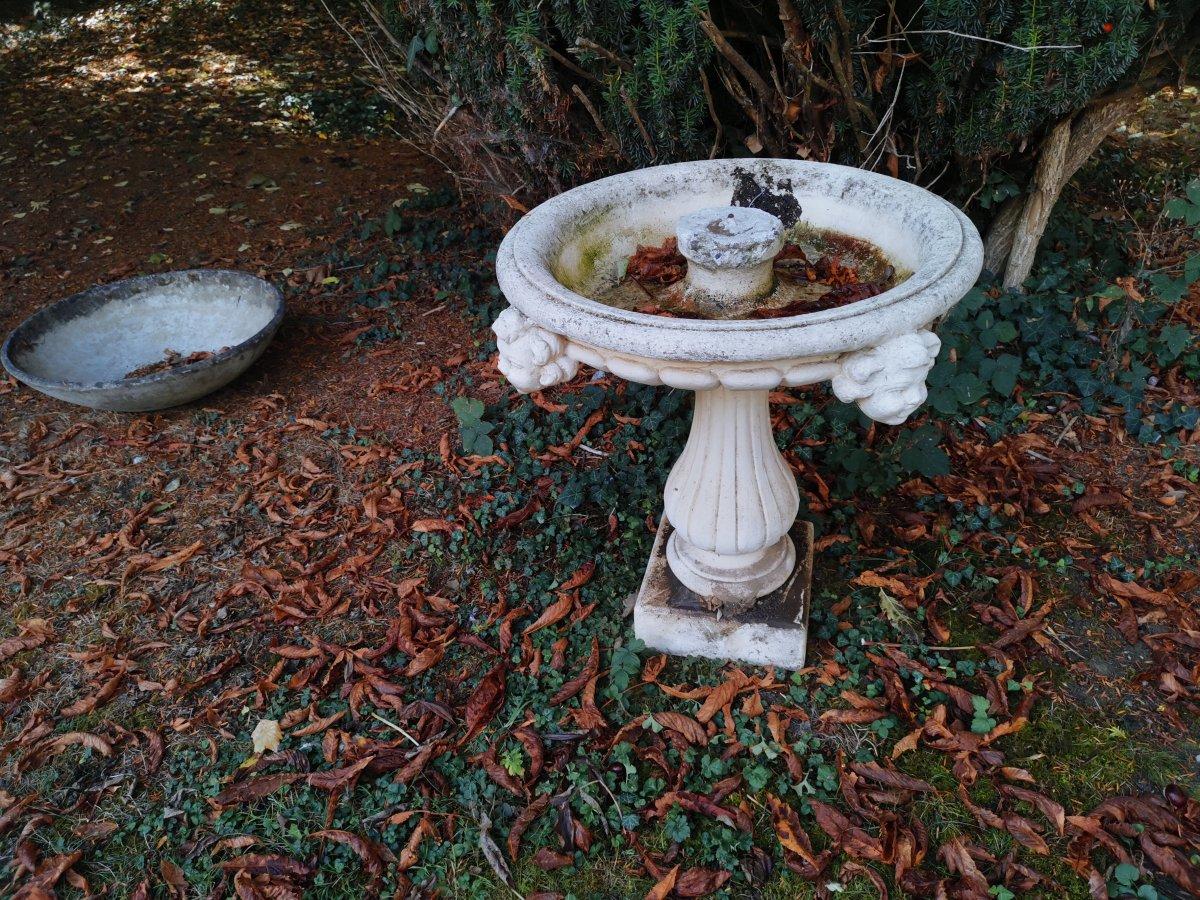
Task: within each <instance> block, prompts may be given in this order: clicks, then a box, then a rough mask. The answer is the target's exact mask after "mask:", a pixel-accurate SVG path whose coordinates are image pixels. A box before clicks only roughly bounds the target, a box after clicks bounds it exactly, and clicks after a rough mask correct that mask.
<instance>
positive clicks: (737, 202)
mask: <svg viewBox="0 0 1200 900" xmlns="http://www.w3.org/2000/svg"><path fill="white" fill-rule="evenodd" d="M733 177H734V178H735V179H736V180H737V186H736V187H735V188H734V189H733V199H732V200H731V201H730V205H731V206H748V207H751V208H753V209H761V210H762V211H763V212H768V213H770V214H771V215H773V216H775V217H776V218H778V219H779V220H780V221H781V222H783V227H784V228H791V227H792V226H793V225H795V224H796V223H797V222H799V221H800V214H801V209H800V201H799V200H797V199H796V196H795V194H793V193H792V180H791V179H790V178H781V179H779V181H776V180H775V179H774V178H773V177H772V176H771V175H768V174H766V173H763V174H762V175H756V174H755V173H753V172H748V171H746V170H745V169H740V168H739V169H734V170H733Z"/></svg>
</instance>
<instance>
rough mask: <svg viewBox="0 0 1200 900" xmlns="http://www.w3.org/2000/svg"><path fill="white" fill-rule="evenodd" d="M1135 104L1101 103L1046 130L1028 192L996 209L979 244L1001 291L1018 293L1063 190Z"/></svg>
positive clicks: (1127, 100)
mask: <svg viewBox="0 0 1200 900" xmlns="http://www.w3.org/2000/svg"><path fill="white" fill-rule="evenodd" d="M1140 99H1141V98H1140V96H1129V95H1126V96H1121V97H1118V98H1114V99H1112V100H1110V101H1109V102H1102V103H1100V104H1098V105H1095V106H1091V107H1088V108H1087V109H1085V110H1084V111H1083V112H1081V113H1079V114H1078V115H1077V116H1075V117H1074V118H1073V119H1063V120H1062V121H1061V122H1059V123H1058V124H1057V125H1055V126H1054V128H1052V129H1051V131H1050V134H1049V135H1048V136H1047V138H1046V141H1045V143H1044V144H1043V145H1042V147H1041V150H1040V152H1039V154H1038V162H1037V168H1036V169H1035V170H1034V173H1033V183H1032V184H1031V185H1030V189H1029V192H1028V193H1027V194H1025V195H1024V196H1022V197H1015V198H1013V199H1012V200H1009V201H1008V202H1007V203H1006V204H1005V205H1004V206H1003V207H1002V208H1001V210H1000V213H999V214H998V215H997V216H996V219H995V220H994V221H993V222H992V226H991V228H990V229H989V231H988V235H987V241H986V242H985V243H984V266H985V268H987V269H990V270H991V271H993V272H996V273H999V272H1000V271H1001V269H1002V268H1003V271H1004V280H1003V284H1004V286H1005V287H1006V288H1018V289H1020V287H1021V285H1022V284H1023V283H1024V281H1025V279H1026V278H1028V277H1029V273H1030V272H1031V271H1032V270H1033V261H1034V257H1035V256H1036V254H1037V248H1038V244H1039V243H1040V242H1041V239H1042V235H1043V234H1044V233H1045V231H1046V224H1047V223H1048V222H1049V221H1050V213H1051V212H1052V211H1053V210H1054V204H1055V203H1057V202H1058V198H1059V197H1060V196H1061V195H1062V191H1063V188H1064V187H1066V186H1067V182H1068V181H1070V180H1071V178H1072V176H1074V174H1075V173H1076V172H1078V171H1079V169H1080V167H1081V166H1082V165H1083V164H1084V163H1085V162H1087V161H1088V159H1089V158H1090V157H1091V155H1092V154H1093V153H1095V152H1096V149H1097V148H1098V147H1099V146H1100V144H1101V143H1103V141H1104V139H1105V138H1106V137H1108V135H1109V134H1111V133H1112V131H1113V129H1114V128H1116V127H1117V125H1119V124H1120V123H1121V120H1122V119H1124V118H1125V117H1126V116H1128V115H1129V114H1130V113H1131V112H1133V110H1134V109H1135V108H1136V107H1137V104H1138V101H1139V100H1140Z"/></svg>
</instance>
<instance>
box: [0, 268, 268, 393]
mask: <svg viewBox="0 0 1200 900" xmlns="http://www.w3.org/2000/svg"><path fill="white" fill-rule="evenodd" d="M283 308H284V305H283V295H282V294H281V293H280V292H279V289H278V288H276V287H275V286H274V285H272V284H269V283H268V282H266V281H263V280H262V279H261V278H257V277H255V276H253V275H249V274H247V273H245V272H234V271H227V270H222V269H196V270H189V271H182V272H166V273H163V274H159V275H144V276H141V277H138V278H127V279H124V280H122V281H117V282H114V283H112V284H104V285H98V286H96V287H93V288H89V289H88V290H86V291H83V292H82V293H79V294H75V295H74V296H71V297H68V298H66V299H65V300H60V301H59V302H57V303H55V304H53V305H51V306H48V307H46V308H45V309H42V310H39V311H38V312H36V313H34V314H33V315H32V316H30V317H29V318H28V319H26V320H25V321H24V322H22V323H21V325H20V326H18V327H17V329H16V330H15V331H14V332H13V333H12V334H11V335H9V337H8V340H7V341H5V342H4V347H3V349H2V350H0V360H2V361H3V363H4V368H5V369H7V370H8V371H9V373H10V374H11V375H12V376H13V377H14V378H16V379H18V380H19V381H22V382H24V383H25V384H27V385H29V386H30V387H31V388H34V389H35V390H38V391H41V392H42V393H43V394H48V395H50V396H51V397H56V398H58V399H59V400H65V401H67V402H68V403H77V404H79V405H81V406H90V407H92V408H93V409H111V410H117V411H120V412H144V411H147V410H154V409H164V408H166V407H169V406H178V405H179V404H181V403H187V402H189V401H191V400H195V399H196V398H198V397H202V396H204V395H205V394H208V393H210V392H211V391H215V390H216V389H217V388H219V387H222V386H224V385H226V384H228V383H229V382H230V381H232V380H233V379H235V378H237V376H238V375H240V374H242V372H244V371H245V370H246V369H247V368H248V367H249V366H250V364H251V363H253V362H254V361H255V360H256V359H258V357H259V356H261V355H262V352H263V351H264V350H265V349H266V347H267V344H268V343H270V341H271V338H272V337H274V335H275V332H276V330H277V329H278V328H279V323H280V321H281V320H282V319H283ZM168 356H170V357H172V358H175V359H182V360H185V361H184V362H181V363H178V364H175V365H170V366H165V367H159V368H157V369H156V370H154V371H149V372H146V373H145V374H136V373H137V370H139V369H146V368H152V369H153V368H155V364H161V363H162V361H163V360H164V359H166V358H167V357H168ZM201 356H203V358H200V357H201ZM189 357H197V358H196V359H195V361H192V362H186V360H187V359H188V358H189ZM131 373H132V374H131Z"/></svg>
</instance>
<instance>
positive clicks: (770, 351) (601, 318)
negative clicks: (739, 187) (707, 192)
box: [496, 158, 983, 362]
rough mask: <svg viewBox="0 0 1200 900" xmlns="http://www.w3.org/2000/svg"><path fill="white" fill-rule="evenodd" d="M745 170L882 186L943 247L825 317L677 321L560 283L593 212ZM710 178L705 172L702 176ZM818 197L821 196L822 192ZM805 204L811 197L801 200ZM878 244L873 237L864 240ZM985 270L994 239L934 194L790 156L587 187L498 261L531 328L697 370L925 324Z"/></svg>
mask: <svg viewBox="0 0 1200 900" xmlns="http://www.w3.org/2000/svg"><path fill="white" fill-rule="evenodd" d="M737 169H750V170H751V171H754V170H757V171H758V172H759V173H760V174H763V175H771V176H784V177H787V176H789V175H791V176H801V177H802V178H804V179H805V180H806V181H809V180H810V179H814V176H815V180H816V181H818V182H819V181H820V180H822V178H824V179H825V180H827V181H828V182H829V183H830V184H832V185H834V186H835V187H840V188H841V191H842V193H841V195H840V196H839V194H838V191H837V190H823V191H820V192H819V193H821V194H824V195H826V196H830V197H833V198H834V199H841V198H842V197H844V196H845V192H846V191H847V190H848V189H849V188H850V187H851V185H852V184H853V183H855V182H858V183H859V184H860V186H861V185H862V184H864V183H865V184H866V185H869V186H871V187H873V188H875V189H877V190H878V191H879V192H880V193H881V194H882V195H884V197H885V198H887V205H890V206H892V207H894V208H896V209H901V208H903V207H908V208H909V209H910V210H911V209H913V208H919V210H920V213H921V217H922V220H923V230H924V231H925V233H926V234H929V235H930V236H931V238H932V240H931V243H932V244H933V245H934V246H936V247H944V248H945V252H934V253H931V254H928V256H927V257H926V258H923V259H921V260H919V262H918V265H917V266H916V268H915V270H914V271H913V273H912V275H911V276H909V277H908V278H907V279H905V280H904V281H903V282H901V283H900V284H898V285H897V286H895V287H893V288H891V289H890V290H887V291H885V292H883V293H882V294H879V295H877V296H875V297H871V298H868V299H866V300H860V301H858V302H856V303H850V304H847V305H845V306H841V307H837V308H834V309H829V310H822V311H820V312H812V313H803V314H801V315H798V316H789V317H783V318H776V319H677V318H669V317H665V316H654V315H650V314H647V313H639V312H634V311H632V310H624V309H619V308H617V307H612V306H608V305H606V304H604V303H600V302H599V301H596V300H592V299H590V298H588V297H586V296H584V295H582V294H580V293H577V292H576V291H574V290H572V289H571V288H569V287H567V286H566V285H564V284H562V282H560V281H559V280H558V279H557V278H556V277H555V276H554V274H553V271H552V268H551V258H552V256H553V255H554V254H555V253H557V252H558V251H559V250H560V249H561V247H562V246H563V238H562V233H563V230H564V228H566V227H568V226H570V225H573V224H575V223H577V222H578V221H579V220H580V219H581V218H584V217H586V216H587V215H588V214H589V213H590V212H591V211H593V210H598V209H602V208H605V207H611V206H612V204H613V203H616V202H620V201H621V200H623V199H627V198H628V197H629V196H630V194H631V193H633V192H635V191H637V190H638V189H639V188H642V187H647V188H652V187H653V186H654V185H656V184H659V183H661V182H662V181H663V180H664V179H672V178H678V177H679V176H681V175H683V176H689V175H690V176H694V177H709V178H712V177H714V176H716V177H722V176H723V177H725V178H729V177H732V175H733V173H734V172H735V171H736V170H737ZM697 170H699V171H697ZM811 193H818V192H817V191H813V192H811ZM799 196H801V197H803V192H800V193H799ZM865 239H866V240H870V237H869V236H866V237H865ZM982 267H983V242H982V241H981V240H980V237H979V233H978V231H976V229H975V226H974V225H973V224H972V223H971V221H970V220H969V219H968V218H967V217H966V216H965V215H964V214H963V213H962V212H961V211H960V210H958V209H957V208H956V207H955V206H953V205H952V204H950V203H949V202H947V201H946V200H943V199H942V198H940V197H938V196H937V195H935V194H933V193H931V192H930V191H928V190H926V189H924V188H922V187H919V186H917V185H914V184H909V183H908V182H904V181H900V180H899V179H895V178H891V177H889V176H886V175H881V174H879V173H877V172H868V171H866V170H863V169H856V168H853V167H851V166H842V165H837V164H834V163H818V162H811V161H808V160H788V159H761V158H746V159H718V160H700V161H696V162H684V163H674V164H671V165H664V166H655V167H651V168H647V169H639V170H635V171H633V172H626V173H623V174H619V175H613V176H609V177H608V178H602V179H600V180H598V181H594V182H590V183H588V184H584V185H581V186H579V187H577V188H573V189H572V190H569V191H566V192H564V193H562V194H559V195H557V196H556V197H553V198H551V199H550V200H547V201H546V202H545V203H542V204H540V205H539V206H537V207H535V208H534V209H532V210H530V211H529V212H528V213H526V214H525V215H524V216H523V217H522V218H521V219H520V220H519V221H518V222H517V224H516V225H515V226H514V227H513V228H512V229H511V230H510V231H509V232H508V234H507V235H506V236H505V238H504V240H503V241H502V242H501V245H500V248H499V250H498V252H497V259H496V268H497V276H498V279H499V282H500V287H501V289H502V290H503V291H504V294H505V296H506V297H507V299H508V301H509V302H510V303H511V304H512V305H513V306H515V307H516V308H517V309H519V310H520V311H521V312H522V313H524V314H525V315H527V316H529V317H530V318H531V319H532V320H534V321H535V322H537V323H538V324H541V325H543V326H545V327H547V328H549V329H551V330H552V331H555V332H557V333H559V334H562V335H564V336H565V337H567V338H569V339H571V340H575V341H579V342H581V343H585V344H590V345H593V346H596V347H600V348H602V349H606V350H612V351H615V352H621V353H626V354H629V353H631V352H632V353H634V354H635V355H638V356H642V357H644V358H651V359H663V360H681V361H691V362H710V361H711V362H718V361H724V362H761V361H767V360H776V359H788V358H802V357H808V356H817V355H821V354H828V353H840V352H846V351H850V350H856V349H861V348H864V347H869V346H873V345H875V344H877V343H879V342H880V341H881V340H885V339H887V338H888V337H892V336H895V335H897V334H903V333H906V332H908V331H913V330H916V329H919V328H923V327H926V326H927V325H929V323H931V322H933V321H934V320H935V319H937V318H938V317H939V316H941V315H943V314H944V313H945V312H947V311H948V310H949V309H950V308H951V307H953V306H954V304H955V303H957V302H958V300H959V299H960V298H961V297H962V295H963V294H965V293H966V292H967V290H969V289H970V287H971V286H972V285H973V284H974V283H975V280H976V279H977V278H978V276H979V273H980V271H981V270H982Z"/></svg>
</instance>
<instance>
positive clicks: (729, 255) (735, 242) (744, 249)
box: [675, 206, 783, 316]
mask: <svg viewBox="0 0 1200 900" xmlns="http://www.w3.org/2000/svg"><path fill="white" fill-rule="evenodd" d="M675 235H676V239H677V240H678V244H679V252H680V253H681V254H683V257H684V259H686V260H687V261H688V269H687V277H686V279H685V281H684V284H685V289H686V291H687V296H688V299H689V300H691V301H692V303H693V304H694V305H695V306H696V307H697V308H698V309H700V310H702V311H706V312H710V313H712V314H714V315H715V316H728V315H729V314H730V313H732V312H735V311H737V310H739V309H741V308H743V307H748V306H749V305H751V304H753V303H754V302H755V301H756V300H761V299H762V298H763V297H765V296H767V294H769V293H771V289H772V288H774V287H775V275H774V272H773V269H772V264H773V263H774V261H775V257H776V256H778V255H779V251H780V250H782V249H783V223H782V222H781V221H779V219H778V218H776V217H775V216H773V215H771V214H770V213H768V212H763V211H762V210H761V209H753V208H751V207H745V206H717V207H707V208H705V209H700V210H697V211H696V212H694V213H690V214H688V215H686V216H684V217H683V218H682V219H680V220H679V224H678V226H677V227H676V230H675Z"/></svg>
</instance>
